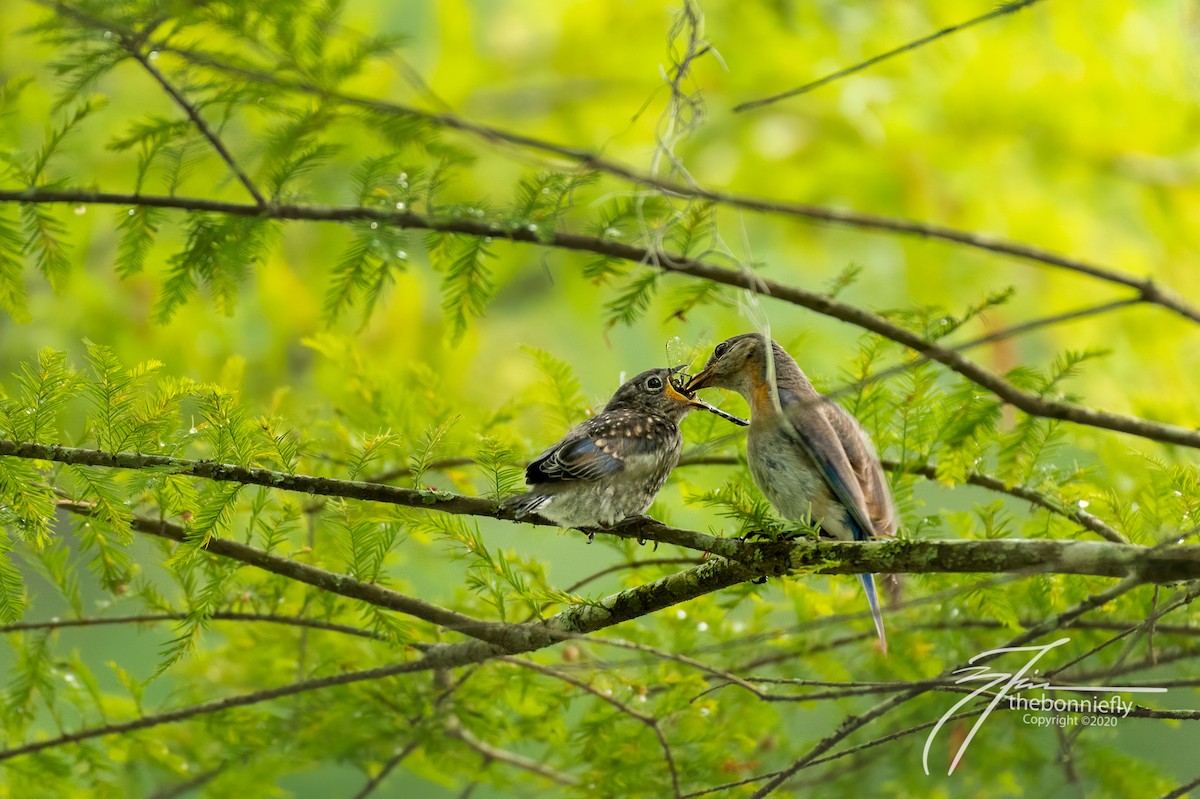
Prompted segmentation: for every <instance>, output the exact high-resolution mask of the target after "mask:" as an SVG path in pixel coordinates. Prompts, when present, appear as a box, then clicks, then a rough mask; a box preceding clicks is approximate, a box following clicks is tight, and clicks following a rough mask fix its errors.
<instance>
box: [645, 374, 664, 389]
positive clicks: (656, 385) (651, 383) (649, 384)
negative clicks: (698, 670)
mask: <svg viewBox="0 0 1200 799" xmlns="http://www.w3.org/2000/svg"><path fill="white" fill-rule="evenodd" d="M662 387H663V381H662V378H661V377H657V376H655V375H651V376H650V377H648V378H646V388H648V389H650V390H651V391H662Z"/></svg>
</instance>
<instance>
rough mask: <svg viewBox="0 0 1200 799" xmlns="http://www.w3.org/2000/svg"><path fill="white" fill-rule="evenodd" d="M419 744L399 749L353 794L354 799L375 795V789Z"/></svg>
mask: <svg viewBox="0 0 1200 799" xmlns="http://www.w3.org/2000/svg"><path fill="white" fill-rule="evenodd" d="M418 746H420V744H419V743H418V742H417V741H412V742H410V743H409V744H408V745H407V746H405V747H404V748H403V749H401V750H400V751H399V752H397V753H396V754H394V755H392V756H391V757H390V758H388V760H387V762H386V763H384V764H383V765H382V766H381V767H380V768H379V771H378V772H377V773H376V774H375V776H374V777H371V778H370V779H369V780H367V784H366V785H364V786H363V787H362V789H361V790H360V791H359V792H358V793H356V794H354V799H367V797H368V796H370V795H371V794H373V793H375V791H376V789H377V788H379V786H380V785H382V784H383V781H384V780H386V779H387V778H388V775H389V774H391V773H392V772H393V771H395V770H396V767H397V766H399V765H400V764H401V763H403V762H404V759H405V758H406V757H408V756H409V755H411V754H412V753H413V752H415V751H416V750H417V747H418Z"/></svg>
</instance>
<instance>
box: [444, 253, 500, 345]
mask: <svg viewBox="0 0 1200 799" xmlns="http://www.w3.org/2000/svg"><path fill="white" fill-rule="evenodd" d="M431 238H432V241H431V242H430V246H429V260H430V263H431V264H432V266H433V268H434V269H436V270H437V271H439V272H441V273H442V310H443V312H444V313H445V315H446V317H447V318H448V319H449V323H450V339H451V341H455V342H457V341H459V340H460V339H462V337H463V334H464V333H466V331H467V324H468V322H469V321H470V320H471V319H473V318H478V317H481V316H483V314H484V312H485V311H486V310H487V306H488V303H489V302H491V300H492V296H493V295H494V294H495V293H496V283H495V281H494V280H493V276H492V270H491V268H490V267H489V266H488V265H487V261H488V260H489V259H491V258H494V257H495V255H494V254H493V253H492V251H491V244H492V240H491V238H490V237H482V236H460V235H455V234H441V235H438V236H434V237H431Z"/></svg>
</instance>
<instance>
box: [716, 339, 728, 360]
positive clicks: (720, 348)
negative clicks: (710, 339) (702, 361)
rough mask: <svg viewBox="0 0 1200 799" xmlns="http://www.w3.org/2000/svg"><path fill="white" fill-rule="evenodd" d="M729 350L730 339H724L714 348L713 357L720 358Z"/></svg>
mask: <svg viewBox="0 0 1200 799" xmlns="http://www.w3.org/2000/svg"><path fill="white" fill-rule="evenodd" d="M728 350H729V342H728V341H722V342H721V343H720V344H718V345H717V346H716V347H714V348H713V357H714V358H720V357H721V356H722V355H724V354H725V353H726V352H727V351H728Z"/></svg>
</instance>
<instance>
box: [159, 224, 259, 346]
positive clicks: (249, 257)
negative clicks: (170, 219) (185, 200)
mask: <svg viewBox="0 0 1200 799" xmlns="http://www.w3.org/2000/svg"><path fill="white" fill-rule="evenodd" d="M277 230H278V223H276V222H273V221H271V220H263V219H252V218H248V217H237V216H224V215H215V214H194V215H193V216H192V218H191V219H190V220H189V222H188V235H187V242H186V243H185V244H184V248H183V250H182V251H180V252H178V253H176V254H175V255H173V256H172V257H171V259H170V260H169V261H168V264H169V266H170V269H169V272H168V275H167V279H166V282H164V283H163V287H162V293H161V295H160V296H159V299H158V304H157V306H156V308H155V316H156V318H157V319H158V321H159V322H160V323H163V324H165V323H166V322H169V321H170V320H171V317H172V316H173V315H174V314H175V311H176V310H177V309H178V308H179V306H180V305H182V304H183V303H184V302H186V301H187V299H188V298H189V297H190V296H191V295H192V294H193V293H194V292H195V291H196V289H197V287H198V286H199V285H201V284H203V285H204V286H205V287H206V288H207V289H208V290H209V292H210V294H211V295H212V297H213V300H214V301H215V302H216V304H217V307H218V308H219V309H220V310H221V312H222V313H225V314H227V315H228V314H232V313H233V311H234V308H235V307H236V306H237V299H238V295H239V294H240V291H241V286H242V282H243V281H244V280H245V278H246V275H247V274H248V273H249V272H250V270H251V269H253V268H254V267H255V266H257V265H259V264H260V263H261V262H262V260H263V259H264V258H265V257H266V255H267V253H268V252H269V251H270V249H271V247H272V245H273V243H274V238H275V233H276V232H277Z"/></svg>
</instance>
